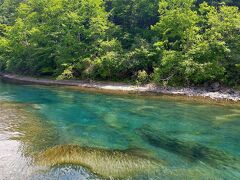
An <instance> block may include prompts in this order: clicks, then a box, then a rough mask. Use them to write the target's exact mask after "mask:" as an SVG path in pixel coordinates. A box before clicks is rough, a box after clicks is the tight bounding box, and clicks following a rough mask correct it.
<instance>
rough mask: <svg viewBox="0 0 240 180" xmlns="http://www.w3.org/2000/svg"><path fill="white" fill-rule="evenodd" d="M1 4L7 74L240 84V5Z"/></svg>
mask: <svg viewBox="0 0 240 180" xmlns="http://www.w3.org/2000/svg"><path fill="white" fill-rule="evenodd" d="M0 3H1V4H0V68H1V71H6V72H12V73H17V74H24V75H25V74H26V75H34V76H35V75H37V76H52V77H56V78H57V79H71V78H79V79H96V80H114V81H116V80H117V81H133V82H137V83H147V82H155V83H158V84H161V85H171V86H187V85H190V86H193V85H202V84H204V83H206V82H208V83H212V82H219V83H221V84H224V85H227V86H235V85H239V84H240V12H239V7H240V1H235V0H208V1H204V0H196V1H195V0H0Z"/></svg>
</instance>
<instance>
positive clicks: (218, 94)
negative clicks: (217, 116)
mask: <svg viewBox="0 0 240 180" xmlns="http://www.w3.org/2000/svg"><path fill="white" fill-rule="evenodd" d="M0 76H1V78H2V79H5V80H10V81H15V82H22V83H30V84H40V85H61V86H75V87H79V88H93V89H98V90H103V91H121V92H129V93H130V92H133V93H134V92H135V93H154V94H167V95H183V96H190V97H192V96H196V97H204V98H211V99H214V100H229V101H235V102H237V101H240V92H239V91H235V90H233V89H230V88H219V89H218V90H217V91H216V90H214V89H210V90H209V89H208V88H204V87H203V88H196V87H190V88H174V87H167V88H166V87H159V86H155V85H153V84H148V85H141V86H137V85H130V84H126V83H115V82H94V81H80V80H52V79H43V78H33V77H25V76H18V75H10V74H0Z"/></svg>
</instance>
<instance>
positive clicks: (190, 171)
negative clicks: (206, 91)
mask: <svg viewBox="0 0 240 180" xmlns="http://www.w3.org/2000/svg"><path fill="white" fill-rule="evenodd" d="M239 137H240V105H239V104H225V105H223V104H216V103H214V104H213V103H212V104H211V103H202V102H201V103H200V102H193V101H183V100H172V99H166V98H149V97H136V96H132V97H131V96H118V95H106V94H99V93H98V94H96V93H86V92H79V91H71V90H66V89H63V88H57V87H42V86H29V85H14V84H7V83H1V82H0V179H98V178H99V179H104V178H108V177H113V178H118V177H121V178H123V179H240V140H239ZM59 145H61V150H56V149H54V150H52V151H56V153H55V154H50V152H52V151H50V152H49V151H47V150H49V149H51V148H53V147H59ZM69 145H76V146H71V148H73V149H75V150H73V149H70V148H69ZM79 148H84V149H81V150H76V149H79ZM63 149H64V150H63ZM69 149H70V150H69ZM45 151H47V152H48V153H45V154H44V152H45ZM63 151H64V152H63ZM66 151H67V153H68V152H69V155H67V156H73V154H74V156H76V157H73V158H72V160H71V161H70V160H69V161H65V160H64V161H61V162H60V160H59V158H60V156H63V155H65V154H64V153H66ZM80 151H81V153H82V154H81V153H80ZM89 152H94V153H95V152H97V155H95V154H94V153H89ZM115 152H116V153H115ZM117 152H118V153H117ZM39 154H44V156H41V158H40V160H39V158H38V157H39ZM93 154H94V155H93ZM81 156H84V157H86V158H87V160H86V159H85V160H82V159H81ZM131 156H133V157H134V158H131ZM43 157H44V158H43ZM50 157H51V158H52V157H54V158H52V159H51V165H54V166H51V167H50V165H49V164H48V162H47V161H50ZM103 157H104V160H103ZM68 158H69V157H68ZM36 159H37V160H36ZM70 159H71V158H70ZM76 159H80V160H79V163H78V162H75V161H74V160H76ZM106 159H107V160H106ZM105 160H106V161H105ZM38 161H44V163H39V162H38ZM55 161H56V163H54V162H55ZM73 161H74V163H72V162H73ZM76 161H77V160H76ZM83 161H84V162H83ZM136 162H141V163H142V164H141V167H143V169H145V170H142V169H141V168H140V165H139V166H138V165H136ZM145 162H154V164H157V168H153V169H154V170H151V169H150V168H149V167H152V166H148V165H145ZM134 163H135V165H133V164H134ZM60 164H61V165H60ZM96 164H97V166H96V167H92V166H95V165H96ZM128 164H129V166H128ZM111 166H112V167H111ZM122 166H126V168H124V167H122ZM120 167H121V168H120ZM131 168H132V171H131V172H130V171H128V170H129V169H130V170H131ZM136 169H139V171H138V170H136ZM114 170H116V172H117V171H119V173H115V174H114V173H113V171H114ZM125 172H126V173H125ZM116 174H117V175H116ZM119 174H121V175H119ZM106 176H107V177H106Z"/></svg>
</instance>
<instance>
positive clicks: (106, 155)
mask: <svg viewBox="0 0 240 180" xmlns="http://www.w3.org/2000/svg"><path fill="white" fill-rule="evenodd" d="M35 160H36V163H37V164H38V165H41V166H55V165H62V164H77V165H81V166H83V167H86V168H88V169H89V170H91V171H92V172H93V173H95V174H98V175H101V176H103V177H114V178H123V177H127V176H130V175H134V174H138V173H148V172H149V173H150V172H152V171H154V170H156V169H157V168H160V167H161V163H160V162H159V161H156V160H153V159H150V158H147V157H142V156H138V155H136V154H133V153H132V152H127V150H126V151H120V150H105V149H98V148H89V147H80V146H77V145H61V146H56V147H53V148H50V149H47V150H46V151H44V152H42V153H41V154H40V155H39V156H37V158H36V159H35Z"/></svg>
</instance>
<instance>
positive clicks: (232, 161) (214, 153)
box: [136, 126, 239, 168]
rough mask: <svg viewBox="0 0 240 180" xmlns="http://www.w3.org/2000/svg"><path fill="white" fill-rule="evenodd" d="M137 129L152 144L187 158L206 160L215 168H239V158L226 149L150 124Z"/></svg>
mask: <svg viewBox="0 0 240 180" xmlns="http://www.w3.org/2000/svg"><path fill="white" fill-rule="evenodd" d="M136 131H137V134H139V135H140V136H141V137H142V138H143V139H144V140H145V141H146V142H147V143H149V144H150V145H152V146H154V147H157V148H161V149H164V150H166V151H169V152H172V153H175V154H177V155H180V156H182V157H184V158H186V159H187V160H190V161H201V162H205V163H208V164H209V165H211V166H213V167H214V168H223V167H225V166H228V167H229V166H230V167H232V168H239V159H237V158H236V157H233V156H231V155H230V154H228V153H226V152H224V151H220V150H218V149H214V148H210V147H207V146H204V145H201V144H199V143H195V142H187V141H181V140H179V139H177V138H172V137H169V136H168V135H166V134H164V133H161V132H160V131H157V130H154V129H152V128H151V127H150V126H144V127H142V128H139V129H137V130H136Z"/></svg>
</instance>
